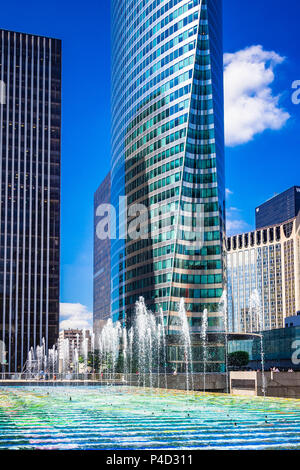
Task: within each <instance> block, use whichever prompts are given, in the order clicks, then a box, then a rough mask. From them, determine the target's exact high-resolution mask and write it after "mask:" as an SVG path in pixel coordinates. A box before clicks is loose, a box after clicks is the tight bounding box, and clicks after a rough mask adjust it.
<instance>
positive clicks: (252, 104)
mask: <svg viewBox="0 0 300 470" xmlns="http://www.w3.org/2000/svg"><path fill="white" fill-rule="evenodd" d="M284 60H285V59H284V57H281V56H280V55H278V54H277V53H276V52H274V51H265V50H263V47H262V46H251V47H248V48H246V49H243V50H241V51H238V52H235V53H233V54H224V99H225V140H226V145H227V146H231V147H233V146H236V145H239V144H244V143H246V142H249V141H250V140H252V139H253V137H254V136H255V135H256V134H260V133H261V132H263V131H265V130H266V129H272V130H279V129H281V128H282V127H283V126H284V124H285V123H286V121H287V120H288V119H289V118H290V115H289V113H287V112H286V111H285V110H284V109H282V108H280V106H279V99H280V96H273V91H272V88H271V86H270V85H271V84H272V83H273V82H274V79H275V75H274V69H275V67H276V66H277V65H279V64H281V63H282V62H283V61H284Z"/></svg>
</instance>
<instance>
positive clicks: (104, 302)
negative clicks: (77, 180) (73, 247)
mask: <svg viewBox="0 0 300 470" xmlns="http://www.w3.org/2000/svg"><path fill="white" fill-rule="evenodd" d="M110 188H111V184H110V173H108V175H107V176H106V178H105V179H104V180H103V182H102V183H101V185H100V186H99V188H98V189H97V191H96V192H95V194H94V297H93V298H94V318H93V320H94V321H93V323H94V333H95V336H96V339H97V337H98V334H99V332H100V330H101V328H102V326H103V324H104V322H105V321H106V320H107V319H108V318H109V317H110V311H111V310H110V238H109V237H107V238H104V239H101V238H100V237H99V233H98V230H97V225H98V223H99V221H100V220H102V217H101V216H100V214H99V207H100V206H101V205H102V204H110V198H111V193H110ZM101 215H103V213H102V214H101Z"/></svg>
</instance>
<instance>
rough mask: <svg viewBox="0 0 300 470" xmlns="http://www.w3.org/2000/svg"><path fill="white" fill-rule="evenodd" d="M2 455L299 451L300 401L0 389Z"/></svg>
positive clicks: (124, 389) (94, 390)
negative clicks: (9, 452)
mask: <svg viewBox="0 0 300 470" xmlns="http://www.w3.org/2000/svg"><path fill="white" fill-rule="evenodd" d="M70 398H71V400H70ZM0 449H228V450H234V449H300V400H290V399H277V398H266V399H264V398H259V397H253V398H252V397H251V398H248V397H232V396H228V395H219V394H202V393H200V392H196V393H194V394H189V395H187V394H186V393H184V392H176V391H165V390H154V391H152V392H151V391H150V390H148V389H146V390H144V389H139V388H129V387H57V386H56V387H51V386H49V387H39V386H36V387H2V388H1V387H0Z"/></svg>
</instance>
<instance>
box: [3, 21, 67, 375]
mask: <svg viewBox="0 0 300 470" xmlns="http://www.w3.org/2000/svg"><path fill="white" fill-rule="evenodd" d="M0 54H1V64H0V74H1V76H0V79H1V82H2V83H4V84H5V94H6V95H5V100H3V103H2V104H1V105H0V148H1V160H0V161H1V168H0V178H1V182H0V186H1V206H0V230H1V234H0V312H1V316H0V318H1V320H0V339H1V340H2V341H3V342H4V344H5V347H6V351H7V354H6V359H7V367H6V371H17V370H21V369H22V367H23V365H24V362H25V361H26V359H27V353H28V351H29V349H30V347H31V346H33V347H35V346H36V345H38V344H42V338H45V344H46V347H47V348H48V347H52V345H53V344H54V343H56V341H57V337H58V322H59V263H60V138H61V136H60V131H61V42H60V40H57V39H51V38H46V37H40V36H33V35H30V34H23V33H15V32H10V31H4V30H0Z"/></svg>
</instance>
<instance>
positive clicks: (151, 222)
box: [111, 0, 225, 334]
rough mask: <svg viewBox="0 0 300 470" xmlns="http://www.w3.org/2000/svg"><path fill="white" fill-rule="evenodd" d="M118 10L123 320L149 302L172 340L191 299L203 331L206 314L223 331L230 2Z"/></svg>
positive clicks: (117, 290) (115, 65) (118, 248)
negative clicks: (132, 233) (143, 210)
mask: <svg viewBox="0 0 300 470" xmlns="http://www.w3.org/2000/svg"><path fill="white" fill-rule="evenodd" d="M112 5H113V8H112V165H111V179H112V190H111V194H112V204H113V205H114V206H115V207H116V208H117V214H118V222H119V225H120V226H121V229H120V230H119V235H118V239H115V240H112V246H111V251H112V254H111V260H112V261H111V270H112V316H113V319H114V320H117V319H120V320H122V319H124V320H125V319H126V320H127V322H128V321H130V315H131V312H132V311H133V308H134V304H135V302H136V300H138V298H139V296H141V295H142V296H143V297H144V298H145V301H146V304H147V306H148V307H149V308H151V309H152V310H153V311H157V312H158V311H159V309H160V307H161V308H162V310H163V313H164V320H165V324H166V325H167V326H168V332H169V333H170V334H171V333H174V332H176V330H177V328H178V326H177V325H178V321H177V320H178V313H177V308H178V302H179V300H180V298H181V297H184V298H185V301H186V306H187V311H188V316H189V319H190V326H191V329H192V331H194V332H197V331H198V332H199V331H200V329H201V323H202V321H201V319H202V315H203V310H204V309H207V310H208V328H209V331H210V332H216V331H220V329H221V328H222V324H221V318H220V315H219V313H218V310H219V309H218V304H219V301H220V297H221V295H222V291H223V288H224V286H225V256H224V246H225V245H224V236H225V233H224V232H225V230H224V227H225V186H224V128H223V50H222V0H217V1H216V0H202V1H201V0H190V1H188V0H181V1H180V0H168V1H166V0H113V1H112ZM120 196H122V197H123V198H121V200H120ZM124 196H126V199H125V198H124ZM126 204H127V207H126ZM133 204H143V205H144V206H146V207H147V208H148V217H149V219H148V221H145V220H144V221H142V222H141V224H140V229H141V236H140V237H139V238H132V237H129V236H128V235H126V234H125V233H123V229H125V228H128V226H129V225H130V222H131V219H130V210H129V209H128V208H130V207H131V206H132V205H133ZM127 210H128V212H127ZM133 212H134V211H133ZM126 213H128V214H129V216H128V218H127V220H126V218H125V214H126ZM131 215H132V214H131ZM146 226H147V227H148V230H147V229H146Z"/></svg>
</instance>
